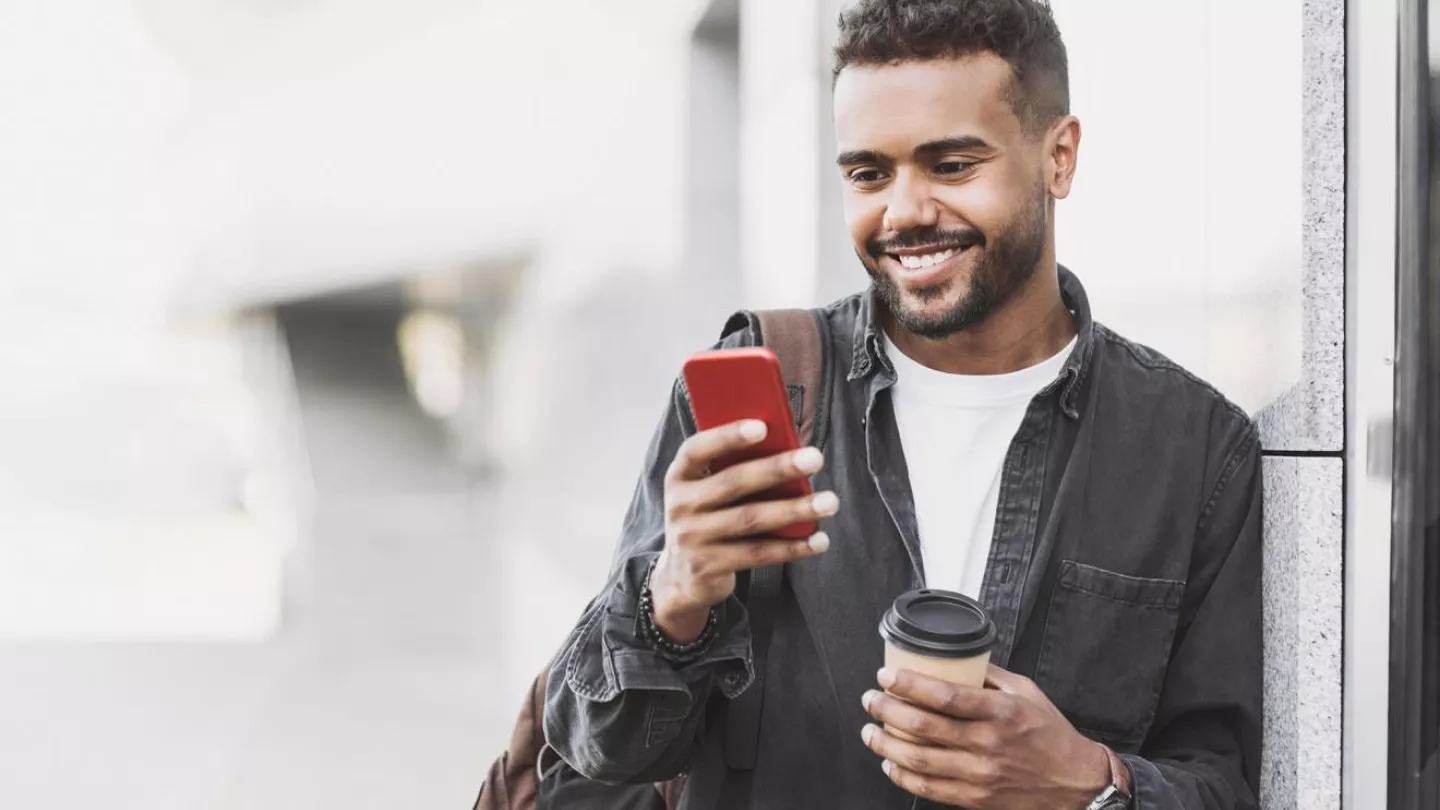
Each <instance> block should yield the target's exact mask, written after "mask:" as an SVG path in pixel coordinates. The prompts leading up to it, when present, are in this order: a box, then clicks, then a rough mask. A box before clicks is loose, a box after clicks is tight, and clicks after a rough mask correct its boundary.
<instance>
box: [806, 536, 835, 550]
mask: <svg viewBox="0 0 1440 810" xmlns="http://www.w3.org/2000/svg"><path fill="white" fill-rule="evenodd" d="M806 544H808V545H809V546H810V550H811V551H813V552H815V553H816V554H823V553H824V552H826V551H828V550H829V549H830V535H828V534H826V533H824V532H816V533H815V534H812V535H810V539H809V540H807V541H806Z"/></svg>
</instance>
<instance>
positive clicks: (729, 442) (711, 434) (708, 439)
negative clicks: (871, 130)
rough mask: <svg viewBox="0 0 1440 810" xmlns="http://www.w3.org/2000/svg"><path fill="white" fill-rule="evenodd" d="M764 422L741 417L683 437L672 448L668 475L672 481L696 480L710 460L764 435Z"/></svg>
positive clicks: (749, 444) (751, 443)
mask: <svg viewBox="0 0 1440 810" xmlns="http://www.w3.org/2000/svg"><path fill="white" fill-rule="evenodd" d="M765 433H766V426H765V423H764V422H761V421H759V420H757V419H742V420H740V421H738V422H731V423H729V424H727V425H721V426H719V427H716V428H711V429H709V430H702V431H700V432H699V433H696V434H695V435H694V436H691V437H690V438H688V439H686V440H685V441H684V442H683V443H682V444H681V445H680V449H679V450H677V451H675V460H674V461H672V462H671V463H670V469H669V471H668V472H667V477H668V478H670V479H671V480H674V481H697V480H699V479H701V478H704V477H705V476H706V475H708V474H709V470H710V462H712V461H715V460H717V459H719V458H722V457H724V456H726V455H728V454H730V453H734V452H736V451H737V450H744V449H745V448H747V447H751V446H753V445H755V444H758V443H759V442H761V441H763V440H764V438H765Z"/></svg>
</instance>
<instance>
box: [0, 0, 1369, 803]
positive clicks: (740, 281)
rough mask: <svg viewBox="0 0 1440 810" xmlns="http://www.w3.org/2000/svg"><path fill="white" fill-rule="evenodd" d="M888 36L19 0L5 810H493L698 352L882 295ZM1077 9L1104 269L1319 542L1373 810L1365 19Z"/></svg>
mask: <svg viewBox="0 0 1440 810" xmlns="http://www.w3.org/2000/svg"><path fill="white" fill-rule="evenodd" d="M844 5H845V3H844V2H842V0H783V1H782V0H609V2H604V3H601V2H591V1H589V0H550V1H549V2H496V1H495V0H405V2H400V0H345V1H344V2H341V0H128V1H127V0H0V122H3V123H0V214H3V215H0V374H3V375H4V378H5V380H6V383H5V385H4V388H3V390H4V397H3V406H0V806H4V807H26V808H81V807H93V806H103V807H106V808H111V809H112V810H130V809H131V808H135V809H137V810H139V809H141V808H143V809H144V810H197V809H203V810H240V809H241V808H245V809H249V808H306V809H307V810H310V809H313V808H346V810H363V809H366V808H442V807H449V808H461V807H469V806H470V802H472V801H473V799H474V796H475V793H476V792H477V790H478V788H479V785H480V780H481V778H482V776H483V774H484V772H485V770H486V768H487V767H488V765H489V763H490V761H491V760H492V759H493V758H494V757H495V756H496V755H497V754H498V753H499V752H500V750H501V747H502V746H503V744H504V741H505V739H506V737H507V735H508V731H509V727H510V724H511V723H512V721H513V718H514V714H515V711H516V709H517V708H518V706H519V701H520V698H521V695H522V694H523V693H524V691H525V689H526V688H527V686H528V684H529V681H530V679H531V678H532V677H533V675H534V673H535V672H536V671H537V670H538V668H539V667H540V665H541V664H542V663H543V662H544V661H545V660H546V659H547V658H548V656H550V655H551V654H553V653H554V651H555V650H556V648H557V646H558V645H559V643H560V642H561V640H562V639H563V637H564V634H565V632H566V631H567V630H568V629H569V626H570V624H571V622H572V621H573V620H574V619H575V617H576V616H577V615H578V613H579V610H580V609H581V608H582V606H583V605H584V604H585V602H586V601H588V599H589V598H590V597H591V596H592V595H593V594H594V593H595V592H596V590H597V589H598V588H599V586H600V585H601V582H602V580H603V578H604V574H605V570H606V566H607V564H608V560H609V555H610V553H611V549H612V544H613V542H614V539H615V536H616V532H617V531H618V529H619V521H620V517H621V515H622V513H623V510H624V508H625V506H626V504H627V503H628V499H629V495H630V492H631V489H632V487H633V483H634V477H635V475H636V474H637V473H638V471H639V464H640V461H641V457H642V455H643V452H644V449H645V444H646V440H647V438H648V436H649V433H650V431H651V429H652V428H653V426H654V423H655V420H656V419H657V418H658V416H659V414H660V412H661V409H662V407H663V405H664V401H665V397H666V396H667V395H668V391H669V385H670V381H671V379H672V378H673V375H674V374H675V373H676V371H677V369H678V368H679V364H680V362H681V361H682V360H683V358H684V357H685V356H686V355H687V354H688V353H689V352H691V351H694V350H697V349H700V348H704V347H705V346H707V345H708V344H709V343H710V342H711V341H712V340H713V339H714V337H715V336H716V334H717V332H718V330H719V328H720V326H721V324H722V323H723V322H724V320H725V318H726V316H727V315H728V314H729V313H730V312H731V311H733V310H734V309H736V308H738V307H741V306H747V307H767V306H789V305H799V306H804V305H813V304H818V303H824V302H828V301H830V300H832V299H834V298H837V297H840V296H842V295H845V294H848V293H850V292H853V291H856V290H858V289H860V288H861V287H862V286H863V284H864V283H865V276H864V273H863V271H862V269H861V268H860V266H859V265H858V263H857V262H856V260H855V259H854V256H853V253H852V251H851V248H850V246H849V242H848V240H847V238H846V235H845V230H844V226H843V222H842V219H841V214H840V198H839V191H840V185H839V182H840V180H839V176H838V174H837V172H836V171H835V169H834V168H833V155H834V146H833V138H832V136H831V132H830V123H829V115H830V112H829V106H828V105H829V81H830V78H829V77H830V68H829V64H828V59H829V56H828V52H829V48H830V46H831V45H832V44H833V39H834V35H835V30H834V29H835V26H834V21H835V18H836V15H837V14H838V12H839V10H840V8H841V7H842V6H844ZM1053 6H1054V8H1055V12H1056V15H1057V17H1058V19H1059V22H1060V26H1061V30H1062V32H1063V33H1064V35H1065V38H1066V41H1067V44H1068V46H1069V49H1070V56H1071V77H1072V96H1073V108H1074V111H1075V112H1076V113H1077V114H1078V115H1079V116H1080V118H1081V120H1082V122H1083V125H1084V127H1085V129H1084V140H1083V146H1082V151H1081V162H1080V173H1079V177H1078V180H1077V184H1076V189H1075V193H1074V196H1073V197H1072V199H1071V200H1069V201H1066V202H1064V203H1062V204H1061V206H1060V209H1059V212H1060V213H1059V218H1060V226H1059V227H1060V232H1059V241H1060V255H1061V260H1062V262H1064V263H1066V264H1067V265H1068V266H1070V267H1071V268H1072V269H1073V270H1075V271H1076V272H1077V274H1079V275H1080V277H1081V278H1082V279H1083V280H1084V281H1085V283H1086V285H1087V287H1088V288H1089V290H1090V293H1091V297H1092V303H1093V306H1094V310H1095V312H1096V315H1097V317H1098V318H1099V319H1101V320H1103V321H1105V322H1106V323H1107V324H1108V325H1110V326H1112V327H1114V328H1116V329H1117V330H1119V331H1121V332H1123V333H1125V334H1127V335H1128V336H1129V337H1132V338H1134V339H1136V340H1140V341H1142V342H1147V343H1150V344H1152V345H1154V346H1155V347H1156V348H1158V349H1160V350H1161V351H1163V352H1165V353H1167V354H1169V355H1170V356H1171V357H1173V358H1174V359H1176V360H1177V361H1179V362H1181V363H1182V364H1184V365H1186V366H1188V367H1189V368H1191V369H1192V370H1194V371H1195V372H1197V373H1198V374H1200V375H1202V376H1204V377H1206V378H1207V379H1209V380H1211V381H1213V382H1214V383H1216V384H1217V385H1218V386H1219V387H1220V388H1222V390H1224V391H1225V392H1226V393H1227V394H1228V395H1230V396H1231V397H1232V398H1234V399H1235V400H1236V401H1238V402H1240V403H1241V404H1242V405H1243V406H1244V407H1246V408H1247V409H1248V410H1250V411H1251V412H1252V413H1253V414H1255V415H1256V417H1257V419H1258V420H1259V421H1260V422H1261V424H1262V427H1263V428H1264V429H1265V431H1266V439H1267V448H1272V449H1274V450H1276V451H1277V453H1278V454H1279V456H1280V457H1281V458H1282V461H1284V463H1285V464H1290V465H1291V466H1290V467H1282V468H1279V469H1278V471H1277V472H1276V473H1275V474H1276V475H1279V476H1280V478H1279V479H1277V480H1279V481H1280V484H1282V485H1283V484H1285V482H1287V481H1293V482H1296V483H1295V484H1294V486H1298V487H1300V488H1299V489H1298V490H1294V492H1292V493H1291V494H1292V495H1295V493H1299V494H1298V495H1295V497H1298V498H1300V500H1299V501H1298V502H1299V503H1301V504H1303V505H1306V508H1307V510H1309V509H1310V507H1313V506H1314V505H1315V504H1317V503H1318V504H1320V506H1319V507H1318V509H1319V511H1320V512H1321V513H1322V518H1324V520H1323V521H1322V525H1320V527H1319V528H1318V529H1315V531H1317V532H1320V533H1321V534H1322V535H1323V537H1322V540H1321V541H1317V543H1316V544H1314V545H1313V549H1314V552H1313V553H1314V555H1316V556H1315V557H1314V559H1315V560H1319V562H1316V563H1314V565H1313V566H1312V567H1311V568H1305V566H1307V565H1311V563H1310V562H1308V561H1310V560H1311V559H1312V557H1311V556H1308V555H1310V553H1311V552H1310V551H1304V550H1303V549H1310V548H1312V546H1311V545H1307V544H1306V543H1305V542H1302V541H1296V544H1294V545H1293V546H1282V547H1283V548H1288V549H1290V552H1287V553H1288V554H1289V556H1286V557H1284V558H1283V559H1279V560H1278V561H1277V562H1275V563H1274V564H1275V565H1277V566H1281V567H1282V569H1283V570H1284V571H1288V572H1290V573H1289V574H1287V576H1299V575H1298V574H1296V573H1295V572H1296V571H1298V570H1301V569H1302V568H1303V569H1304V570H1306V571H1309V572H1311V573H1309V574H1307V576H1313V577H1314V578H1313V579H1311V580H1305V581H1306V582H1309V583H1312V584H1307V585H1305V587H1304V588H1303V589H1301V591H1300V592H1298V593H1297V591H1296V590H1294V589H1290V590H1286V591H1283V592H1279V593H1278V594H1277V595H1275V596H1274V599H1275V600H1279V601H1276V602H1274V604H1275V605H1276V606H1277V610H1280V611H1281V613H1280V615H1281V616H1283V617H1284V618H1285V620H1286V622H1288V623H1282V624H1284V627H1283V628H1282V629H1279V630H1276V631H1275V635H1274V636H1273V637H1274V638H1275V639H1276V643H1277V644H1280V645H1281V646H1280V647H1278V648H1276V649H1280V650H1281V651H1282V652H1284V651H1288V653H1289V655H1290V657H1289V658H1288V659H1284V660H1287V661H1289V662H1290V664H1291V665H1292V666H1290V667H1289V668H1288V669H1286V670H1284V672H1283V673H1281V674H1280V675H1277V677H1279V678H1280V681H1278V683H1280V684H1281V686H1280V687H1279V688H1281V689H1282V690H1289V691H1283V692H1282V694H1283V695H1290V696H1291V697H1293V694H1292V693H1293V692H1296V691H1297V690H1298V691H1299V692H1302V693H1304V694H1305V695H1306V696H1307V697H1306V699H1307V700H1309V701H1312V702H1313V705H1314V706H1317V707H1318V708H1316V709H1315V719H1314V722H1311V720H1310V719H1308V715H1306V716H1305V717H1306V718H1307V719H1303V720H1302V721H1301V726H1302V727H1303V728H1302V729H1301V731H1295V729H1294V728H1293V727H1291V726H1284V728H1289V729H1290V731H1289V732H1287V733H1288V734H1289V735H1290V736H1291V737H1292V738H1293V739H1292V740H1291V742H1290V747H1291V749H1292V750H1291V751H1290V755H1291V757H1292V760H1293V759H1294V758H1295V757H1302V758H1303V757H1319V758H1320V759H1319V760H1318V764H1313V763H1312V764H1311V765H1309V766H1306V765H1304V763H1301V764H1300V765H1296V762H1295V761H1291V762H1290V764H1289V766H1286V765H1285V764H1284V763H1283V762H1282V764H1281V766H1280V767H1279V769H1278V771H1277V770H1276V769H1275V768H1271V770H1270V772H1271V775H1272V776H1273V777H1274V778H1275V779H1276V780H1278V781H1276V782H1274V787H1272V788H1271V796H1270V798H1269V799H1267V801H1268V803H1269V806H1271V807H1282V806H1291V807H1295V806H1300V807H1306V808H1310V807H1325V806H1332V804H1331V802H1332V800H1333V801H1334V802H1337V803H1336V804H1334V805H1333V806H1337V807H1338V795H1339V778H1340V777H1339V773H1340V771H1339V764H1338V762H1339V746H1340V730H1339V719H1338V718H1339V705H1340V680H1339V672H1340V670H1339V667H1340V647H1339V645H1340V641H1339V632H1338V627H1339V622H1340V595H1339V591H1340V587H1341V585H1340V569H1339V564H1338V557H1339V550H1340V542H1341V539H1340V533H1339V521H1340V509H1341V507H1340V491H1339V487H1340V478H1339V468H1340V461H1341V459H1340V458H1339V453H1340V451H1341V449H1342V434H1343V425H1342V421H1341V420H1342V409H1343V403H1344V386H1343V380H1342V374H1343V356H1342V355H1343V350H1344V349H1343V319H1344V309H1343V289H1344V280H1343V270H1344V268H1343V262H1344V254H1343V250H1344V231H1343V228H1344V224H1343V221H1344V196H1343V194H1344V178H1345V174H1344V165H1345V153H1344V126H1345V116H1344V38H1345V27H1344V8H1343V3H1341V2H1323V1H1322V0H1314V2H1305V3H1302V2H1300V1H1299V0H1293V1H1292V0H1265V1H1264V2H1254V0H1207V1H1206V2H1204V3H1199V2H1193V0H1109V2H1105V3H1094V2H1090V1H1089V0H1055V2H1054V3H1053ZM1316 302H1319V303H1318V304H1317V303H1316ZM1311 451H1314V452H1315V453H1318V454H1320V455H1321V456H1324V458H1322V459H1320V460H1321V461H1322V462H1330V461H1333V462H1334V463H1333V464H1327V465H1326V466H1324V467H1323V472H1324V475H1323V476H1321V477H1320V478H1314V477H1313V476H1310V475H1309V473H1308V472H1307V471H1306V470H1305V469H1302V467H1303V464H1301V462H1300V461H1296V460H1293V459H1289V458H1288V455H1294V454H1296V453H1300V454H1302V455H1303V454H1306V453H1310V452H1311ZM1292 462H1293V463H1292ZM1291 467H1293V468H1294V469H1291ZM1317 469H1319V467H1317ZM1268 471H1269V468H1267V472H1268ZM1332 472H1333V473H1334V477H1333V479H1332V478H1331V477H1329V476H1330V473H1332ZM1332 490H1333V492H1332ZM1287 491H1288V490H1287ZM1316 493H1319V494H1316ZM1332 496H1333V498H1332ZM1316 498H1318V499H1319V500H1316ZM1307 499H1308V500H1307ZM1293 500H1294V499H1293V498H1292V501H1293ZM1332 500H1333V503H1332ZM1279 508H1280V509H1281V510H1282V511H1281V512H1279V513H1277V514H1278V517H1277V518H1276V519H1277V520H1279V521H1280V522H1281V523H1287V522H1289V521H1287V520H1286V518H1285V516H1284V515H1285V513H1284V511H1283V510H1284V509H1286V508H1287V507H1286V506H1285V505H1284V504H1282V505H1281V506H1280V507H1279ZM1297 508H1298V507H1297ZM1326 510H1329V511H1326ZM1305 525H1307V526H1311V527H1312V528H1313V527H1314V524H1305ZM1332 557H1333V558H1334V560H1335V562H1334V563H1333V564H1332V562H1331V561H1332ZM1297 560H1298V562H1297ZM1284 566H1289V568H1284ZM1297 566H1298V567H1297ZM1312 587H1313V588H1314V590H1315V594H1318V595H1315V594H1312V593H1311V591H1310V589H1311V588H1312ZM1267 598H1269V597H1267ZM1312 602H1313V604H1314V605H1315V606H1316V607H1314V608H1313V609H1314V610H1315V611H1318V613H1317V614H1316V615H1314V616H1312V615H1311V614H1309V613H1306V612H1305V610H1310V608H1306V609H1305V610H1302V609H1301V607H1300V606H1301V605H1303V604H1311V603H1312ZM1317 616H1318V618H1317ZM1311 619H1313V620H1314V621H1316V622H1318V624H1311V623H1310V622H1309V620H1311ZM1302 626H1305V627H1318V628H1320V629H1319V630H1318V631H1317V632H1320V633H1322V634H1323V633H1324V631H1325V630H1326V628H1332V629H1333V630H1334V632H1333V633H1331V635H1330V636H1328V637H1327V638H1326V640H1324V641H1323V643H1321V646H1320V647H1319V648H1317V649H1319V650H1320V652H1318V653H1315V654H1314V656H1313V660H1312V659H1311V658H1305V659H1304V660H1303V661H1302V657H1303V656H1304V655H1310V653H1309V652H1304V651H1305V650H1309V647H1308V646H1306V645H1307V644H1308V642H1304V641H1297V638H1300V637H1299V636H1296V635H1295V634H1297V633H1300V634H1303V633H1306V632H1311V631H1309V630H1302V629H1300V628H1301V627H1302ZM1286 628H1288V629H1286ZM1267 632H1269V630H1268V628H1267ZM1267 638H1268V637H1267ZM1287 644H1288V645H1289V646H1285V645H1287ZM1307 662H1308V663H1307ZM1317 667H1318V669H1317ZM1316 673H1318V674H1316ZM1286 678H1289V679H1290V680H1289V681H1287V680H1285V679H1286ZM1307 679H1309V680H1307ZM1312 681H1313V683H1312ZM1307 690H1308V691H1307ZM1287 722H1292V725H1293V721H1287ZM1282 726H1283V723H1282ZM1296 734H1302V735H1303V734H1308V735H1311V736H1304V737H1298V738H1297V737H1295V735H1296ZM1302 743H1303V744H1302ZM1295 748H1303V749H1304V752H1302V753H1299V754H1297V753H1296V752H1295V751H1294V750H1293V749H1295ZM1316 751H1318V752H1319V753H1315V752H1316ZM1332 751H1333V758H1332V757H1331V756H1330V752H1332ZM1305 752H1308V753H1305ZM1306 761H1307V762H1308V761H1309V760H1306ZM1267 767H1268V766H1267ZM1306 767H1310V768H1312V769H1313V773H1311V772H1310V771H1305V770H1304V769H1305V768H1306ZM1297 768H1299V769H1300V771H1301V772H1302V776H1301V777H1300V778H1301V780H1302V782H1304V783H1305V784H1310V785H1312V787H1310V788H1297V787H1296V784H1295V782H1296V776H1295V774H1296V772H1297ZM1307 773H1311V775H1310V776H1309V777H1307V776H1305V775H1304V774H1307ZM1276 774H1278V776H1277V775H1276ZM1287 774H1288V777H1287ZM1287 778H1288V780H1289V781H1288V782H1287V781H1286V780H1287ZM1306 779H1309V780H1310V781H1308V782H1305V781H1304V780H1306ZM1304 790H1313V791H1314V795H1315V796H1319V797H1322V798H1323V802H1322V803H1320V804H1312V803H1307V800H1306V799H1305V796H1306V795H1308V794H1306V793H1304Z"/></svg>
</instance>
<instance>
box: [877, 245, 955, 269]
mask: <svg viewBox="0 0 1440 810" xmlns="http://www.w3.org/2000/svg"><path fill="white" fill-rule="evenodd" d="M966 250H968V248H967V247H952V248H945V249H943V250H935V251H931V252H929V253H904V254H901V253H891V254H888V255H889V256H890V258H892V259H894V260H895V261H897V262H899V263H900V266H901V267H903V268H905V269H906V270H924V269H926V268H928V267H934V266H935V265H937V264H944V263H945V262H947V261H949V260H950V259H952V258H954V257H955V256H957V255H959V254H961V253H964V252H965V251H966Z"/></svg>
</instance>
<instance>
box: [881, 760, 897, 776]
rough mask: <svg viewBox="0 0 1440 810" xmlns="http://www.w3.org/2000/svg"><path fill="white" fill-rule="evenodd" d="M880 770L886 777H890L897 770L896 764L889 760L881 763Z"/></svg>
mask: <svg viewBox="0 0 1440 810" xmlns="http://www.w3.org/2000/svg"><path fill="white" fill-rule="evenodd" d="M880 770H882V771H884V772H885V775H886V776H889V775H890V772H891V771H893V770H895V763H893V762H891V761H890V760H888V759H887V760H885V761H884V762H882V763H880Z"/></svg>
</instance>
